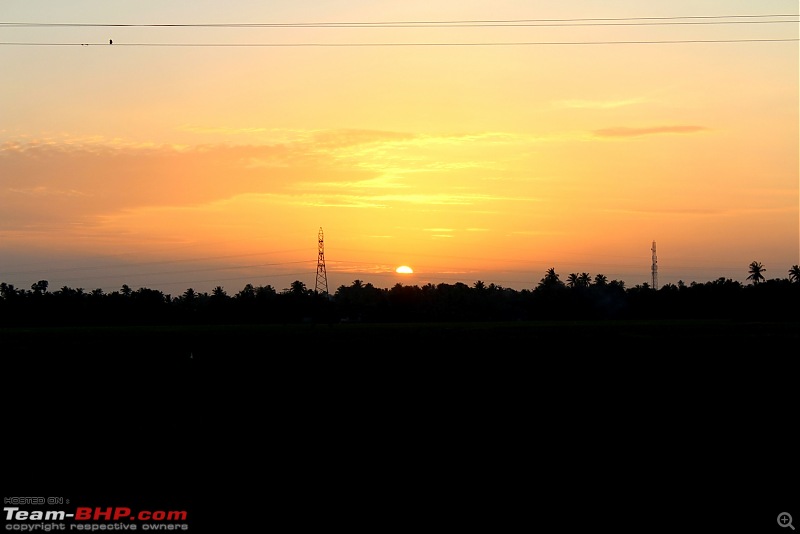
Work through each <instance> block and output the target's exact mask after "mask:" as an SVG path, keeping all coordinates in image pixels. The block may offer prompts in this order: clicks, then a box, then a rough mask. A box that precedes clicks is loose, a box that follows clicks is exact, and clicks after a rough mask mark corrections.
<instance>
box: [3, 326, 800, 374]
mask: <svg viewBox="0 0 800 534" xmlns="http://www.w3.org/2000/svg"><path fill="white" fill-rule="evenodd" d="M0 336H2V339H3V352H4V353H5V358H10V359H12V360H15V359H19V358H28V357H39V358H41V357H44V358H47V359H51V358H52V359H60V358H65V359H75V358H77V359H84V358H86V357H100V358H102V359H104V360H106V361H108V362H109V363H110V362H111V361H112V360H113V359H114V358H115V357H126V358H127V357H140V358H142V359H143V360H148V359H152V358H165V359H167V360H170V359H179V360H182V359H185V358H211V359H218V358H232V359H239V358H260V359H274V358H278V359H283V358H288V357H290V356H292V355H294V356H314V357H319V358H337V359H347V358H350V357H353V356H371V357H374V358H380V357H381V356H384V355H386V356H405V357H407V358H409V359H412V360H421V359H425V358H429V359H430V358H437V357H439V358H441V357H451V356H459V355H461V356H470V357H481V358H503V357H509V356H519V357H526V356H527V357H530V356H545V355H547V356H553V355H556V354H560V355H567V356H574V357H581V356H589V355H591V354H594V355H598V354H603V355H606V356H614V355H631V356H634V355H638V356H640V357H642V358H645V357H647V356H648V355H657V354H666V353H667V352H669V354H670V355H672V356H675V357H685V356H686V355H687V354H697V353H698V351H701V350H702V351H711V354H710V355H711V356H719V357H724V356H733V355H734V354H737V353H740V352H741V351H742V350H743V349H749V350H757V351H759V353H760V354H761V355H762V356H769V357H780V356H781V355H782V354H783V355H785V356H786V357H787V358H788V357H790V356H792V355H793V353H794V350H795V349H796V348H797V346H798V345H797V343H798V341H800V322H798V321H765V322H759V321H733V320H708V321H699V320H691V321H677V320H658V321H647V320H624V321H518V322H504V323H496V322H476V323H469V322H454V323H433V322H432V323H391V324H386V323H375V324H363V323H336V324H327V323H305V324H264V325H252V324H249V325H183V326H180V325H177V326H106V327H101V326H89V327H80V326H76V327H30V328H28V327H12V328H2V329H0ZM478 349H480V350H482V351H485V352H482V353H478V352H476V351H477V350H478ZM585 351H589V352H588V353H587V352H585ZM725 351H734V353H731V354H727V355H726V354H724V352H725Z"/></svg>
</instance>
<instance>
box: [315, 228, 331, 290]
mask: <svg viewBox="0 0 800 534" xmlns="http://www.w3.org/2000/svg"><path fill="white" fill-rule="evenodd" d="M318 239H319V246H318V247H317V248H318V253H317V283H316V284H315V285H314V293H320V292H322V293H324V294H325V295H327V294H328V275H327V273H326V272H325V242H324V241H323V240H322V227H321V226H320V227H319V237H318Z"/></svg>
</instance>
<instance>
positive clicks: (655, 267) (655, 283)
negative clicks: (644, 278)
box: [650, 241, 658, 289]
mask: <svg viewBox="0 0 800 534" xmlns="http://www.w3.org/2000/svg"><path fill="white" fill-rule="evenodd" d="M651 250H652V251H653V265H652V267H650V272H651V273H652V275H653V289H658V260H657V259H656V242H655V241H653V248H652V249H651Z"/></svg>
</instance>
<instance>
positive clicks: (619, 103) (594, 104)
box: [555, 98, 646, 109]
mask: <svg viewBox="0 0 800 534" xmlns="http://www.w3.org/2000/svg"><path fill="white" fill-rule="evenodd" d="M644 102H646V100H645V99H644V98H628V99H625V100H559V101H558V102H556V103H555V106H556V107H559V108H576V109H616V108H621V107H626V106H633V105H636V104H642V103H644Z"/></svg>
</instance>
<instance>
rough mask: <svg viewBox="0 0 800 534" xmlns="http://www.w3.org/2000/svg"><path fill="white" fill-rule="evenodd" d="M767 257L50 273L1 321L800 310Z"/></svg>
mask: <svg viewBox="0 0 800 534" xmlns="http://www.w3.org/2000/svg"><path fill="white" fill-rule="evenodd" d="M765 271H766V269H765V267H764V266H763V265H762V264H761V263H760V262H755V261H754V262H752V263H751V264H750V266H749V271H748V273H749V274H748V276H747V280H749V281H750V282H751V283H750V284H742V283H740V282H738V281H734V280H732V279H728V278H723V277H720V278H718V279H716V280H713V281H708V282H705V283H698V282H691V283H690V284H685V283H683V281H679V282H678V284H677V285H675V284H666V285H664V286H662V287H660V288H657V289H656V288H653V287H651V286H650V285H649V284H647V283H643V284H640V285H636V286H634V287H630V288H626V287H625V283H624V282H623V281H619V280H611V281H609V280H608V279H607V277H606V276H605V275H603V274H597V275H595V276H594V277H592V276H591V275H590V274H589V273H585V272H584V273H570V274H569V275H568V276H567V277H566V280H561V277H560V275H559V274H558V273H556V271H555V269H554V268H550V269H548V270H547V271H546V272H545V274H544V276H543V277H542V278H541V279H540V280H539V283H538V284H537V285H536V287H534V288H533V289H523V290H514V289H509V288H504V287H502V286H499V285H496V284H493V283H490V284H485V283H484V282H483V281H480V280H479V281H477V282H475V283H474V284H473V285H472V286H469V285H467V284H464V283H461V282H457V283H454V284H445V283H440V284H436V285H434V284H426V285H423V286H417V285H411V286H409V285H402V284H400V283H397V284H395V285H394V286H393V287H391V288H388V289H386V288H377V287H375V286H373V285H372V284H370V283H365V282H363V281H362V280H358V279H357V280H354V281H353V283H352V284H351V285H349V286H345V285H342V286H340V287H339V288H338V289H337V290H336V291H335V292H334V293H333V294H331V295H328V294H323V293H318V292H316V291H314V290H310V289H308V288H307V287H306V285H305V284H304V283H303V282H301V281H299V280H296V281H294V282H292V283H291V285H290V286H289V287H288V288H286V289H283V290H281V291H278V290H276V289H275V288H274V287H272V286H271V285H266V286H253V285H252V284H246V285H245V286H244V287H243V288H242V289H241V290H239V291H238V292H236V293H235V294H232V295H231V294H228V293H227V292H226V291H225V289H224V288H223V287H222V286H217V287H215V288H214V289H213V290H212V291H211V293H205V292H203V293H198V292H196V291H195V290H194V289H192V288H189V289H187V290H186V291H185V292H184V293H183V294H181V295H179V296H177V297H173V296H172V295H169V294H164V293H163V292H161V291H159V290H155V289H149V288H146V287H142V288H139V289H136V290H133V289H131V288H130V287H129V286H128V285H123V286H122V288H121V289H120V290H118V291H112V292H110V293H106V292H104V291H103V290H102V289H95V290H92V291H89V292H87V291H85V290H84V289H83V288H70V287H67V286H64V287H62V288H61V289H58V290H56V291H50V290H49V283H48V281H47V280H40V281H38V282H35V283H34V284H32V285H31V288H30V289H29V290H24V289H17V288H15V287H14V286H13V285H12V284H7V283H5V282H3V283H0V324H1V325H3V326H60V325H63V326H70V325H168V324H257V323H302V322H329V323H330V322H443V321H520V320H588V319H592V320H597V319H737V320H752V321H759V320H796V319H800V306H799V305H798V304H800V266H798V265H793V266H792V267H791V268H790V269H789V271H788V275H789V276H788V277H786V278H772V279H767V278H766V277H765V276H764V272H765Z"/></svg>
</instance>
